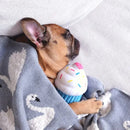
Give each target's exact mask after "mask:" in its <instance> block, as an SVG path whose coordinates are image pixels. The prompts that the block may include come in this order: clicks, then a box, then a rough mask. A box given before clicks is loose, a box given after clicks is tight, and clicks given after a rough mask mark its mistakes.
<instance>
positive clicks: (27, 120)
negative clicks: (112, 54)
mask: <svg viewBox="0 0 130 130" xmlns="http://www.w3.org/2000/svg"><path fill="white" fill-rule="evenodd" d="M88 82H89V86H88V91H87V92H86V93H85V94H84V96H83V100H86V99H88V98H91V97H96V98H97V99H100V100H102V101H103V102H104V105H103V108H102V109H101V110H100V112H99V113H98V114H95V115H88V116H86V117H85V118H84V119H83V120H82V124H80V123H79V121H78V118H77V115H75V113H74V112H73V111H72V110H71V108H70V107H69V106H68V104H67V103H66V102H65V101H64V100H63V99H62V98H61V97H60V95H59V94H58V93H57V91H56V90H55V88H54V86H53V85H52V84H51V83H50V81H49V80H48V79H47V77H46V76H45V74H44V72H43V71H42V69H41V67H40V66H39V63H38V58H37V53H36V51H35V49H34V48H33V47H31V46H30V45H28V44H24V43H18V42H15V41H13V40H11V39H9V38H8V37H4V36H0V130H15V129H16V130H30V129H31V130H43V129H44V130H58V129H72V130H80V129H81V130H82V129H85V130H98V129H101V130H130V96H128V95H126V94H124V93H123V92H121V91H119V90H117V89H113V90H111V91H108V92H106V93H105V92H104V88H103V85H102V84H101V83H100V82H99V81H98V80H96V79H95V78H91V77H88Z"/></svg>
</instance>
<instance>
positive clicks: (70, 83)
mask: <svg viewBox="0 0 130 130" xmlns="http://www.w3.org/2000/svg"><path fill="white" fill-rule="evenodd" d="M55 85H56V88H57V91H58V92H59V94H60V95H61V96H62V97H63V98H64V100H65V101H66V102H67V103H72V102H79V101H80V100H81V98H82V95H83V94H84V93H85V92H86V90H87V85H88V80H87V77H86V74H85V72H84V70H83V67H82V65H81V64H80V63H78V62H76V63H74V64H72V65H70V64H69V65H67V66H66V67H65V68H63V69H62V70H61V71H60V72H59V73H58V75H57V78H56V80H55Z"/></svg>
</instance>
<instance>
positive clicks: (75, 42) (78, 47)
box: [74, 38, 80, 50]
mask: <svg viewBox="0 0 130 130" xmlns="http://www.w3.org/2000/svg"><path fill="white" fill-rule="evenodd" d="M74 47H75V49H76V50H79V49H80V44H79V41H78V40H77V39H76V38H75V39H74Z"/></svg>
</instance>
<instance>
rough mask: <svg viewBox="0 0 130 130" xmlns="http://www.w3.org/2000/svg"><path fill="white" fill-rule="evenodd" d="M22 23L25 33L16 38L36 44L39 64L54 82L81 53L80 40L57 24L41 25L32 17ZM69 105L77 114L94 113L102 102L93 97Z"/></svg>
mask: <svg viewBox="0 0 130 130" xmlns="http://www.w3.org/2000/svg"><path fill="white" fill-rule="evenodd" d="M21 25H22V29H23V32H24V34H23V35H20V36H18V37H17V38H15V40H16V41H19V42H25V43H33V44H34V45H35V48H36V50H37V53H38V60H39V64H40V66H41V68H42V69H43V71H44V72H45V74H46V76H47V77H48V78H49V80H50V81H51V82H52V83H54V80H55V78H56V76H57V73H58V72H59V71H60V70H61V69H63V68H64V67H65V66H66V65H67V64H68V62H69V61H70V60H73V59H74V58H75V57H76V56H77V55H78V54H79V49H80V44H79V41H78V40H77V39H76V38H74V36H73V35H72V34H71V33H70V31H69V30H67V29H64V28H62V27H60V26H58V25H56V24H46V25H40V24H39V23H38V22H37V21H36V20H34V19H32V18H24V19H22V20H21ZM69 105H70V107H71V108H72V109H73V111H74V112H75V113H76V114H92V113H97V112H98V111H99V109H100V108H101V107H102V102H101V101H98V100H96V99H95V98H93V99H89V100H86V101H81V102H76V103H71V104H69Z"/></svg>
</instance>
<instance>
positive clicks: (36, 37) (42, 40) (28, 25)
mask: <svg viewBox="0 0 130 130" xmlns="http://www.w3.org/2000/svg"><path fill="white" fill-rule="evenodd" d="M20 23H21V26H22V29H23V32H24V33H25V35H26V36H27V37H28V38H29V39H30V40H31V41H32V42H33V43H34V44H35V45H36V46H37V47H38V48H40V47H44V46H45V45H46V44H47V41H46V40H47V38H46V35H45V32H46V29H45V26H42V25H40V24H39V23H38V22H37V21H36V20H34V19H32V18H23V19H22V20H21V21H20Z"/></svg>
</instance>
